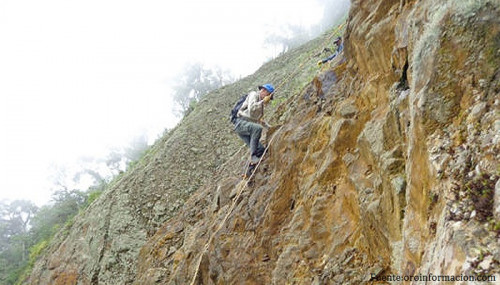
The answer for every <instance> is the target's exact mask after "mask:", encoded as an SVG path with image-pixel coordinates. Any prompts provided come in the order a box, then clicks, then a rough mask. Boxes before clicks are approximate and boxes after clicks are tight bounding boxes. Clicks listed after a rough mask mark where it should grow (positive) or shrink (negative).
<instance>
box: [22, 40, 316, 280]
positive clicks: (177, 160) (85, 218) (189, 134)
mask: <svg viewBox="0 0 500 285" xmlns="http://www.w3.org/2000/svg"><path fill="white" fill-rule="evenodd" d="M324 41H325V39H321V38H320V39H318V40H315V41H313V42H311V43H310V44H309V45H307V46H304V47H301V48H299V49H296V50H294V51H292V52H290V53H289V54H287V55H286V56H282V57H280V58H278V59H276V60H274V61H271V62H269V63H268V64H266V65H264V66H263V67H262V68H261V69H260V70H259V71H258V72H256V73H255V74H254V75H251V76H248V77H246V78H244V79H242V80H240V81H238V82H237V83H235V84H232V85H229V86H225V87H223V88H221V89H219V90H216V91H215V92H212V93H210V94H208V95H207V96H206V97H205V98H203V99H202V100H201V102H199V103H198V104H197V106H196V108H195V109H194V111H192V112H191V113H190V114H189V115H188V116H187V117H185V118H184V119H183V120H182V122H181V123H180V124H179V125H178V126H177V127H176V128H175V129H173V130H171V131H169V132H168V134H166V135H165V136H164V137H163V138H161V139H160V140H159V141H158V142H156V143H155V145H154V146H153V147H152V148H151V149H150V150H149V151H148V153H147V155H146V156H145V157H144V158H143V159H141V160H140V161H139V162H138V163H137V164H136V165H135V166H134V168H133V169H131V170H130V171H127V172H126V173H124V174H123V175H121V176H120V177H118V178H117V179H115V180H114V181H113V182H112V183H111V185H110V186H109V187H108V189H107V190H106V191H105V192H104V193H103V194H102V196H101V197H99V199H98V200H97V201H95V202H94V203H93V204H92V205H90V207H89V208H88V209H86V211H85V212H83V213H81V214H80V215H78V216H77V217H75V219H74V222H73V224H72V225H71V226H68V227H67V228H65V229H64V230H63V231H61V232H60V233H59V234H58V235H57V236H56V237H55V240H54V242H53V243H52V244H51V245H50V246H49V247H48V250H47V251H46V252H45V254H44V255H43V256H42V257H41V258H40V259H39V260H38V261H37V262H36V263H35V265H34V268H33V270H32V273H31V275H30V276H29V278H28V279H27V280H25V282H24V283H26V284H130V283H132V282H133V281H134V280H135V276H136V271H137V258H138V254H139V250H140V249H141V247H142V246H143V245H144V243H146V241H147V240H148V238H149V237H150V236H152V235H153V234H154V233H155V232H156V230H157V229H158V228H159V226H160V225H162V224H163V223H164V222H165V221H167V220H168V219H170V218H172V217H173V216H174V215H175V213H176V212H177V211H178V210H179V209H180V208H182V206H183V205H184V203H185V201H186V199H187V198H188V197H190V195H191V194H192V193H193V192H196V191H197V190H198V189H199V188H200V187H201V185H204V184H207V183H208V184H213V182H210V181H212V180H213V179H216V178H217V175H216V174H217V173H220V172H221V169H225V168H224V167H225V165H227V161H228V159H229V158H231V157H233V156H234V154H235V153H238V151H240V152H239V153H240V154H241V151H242V150H243V149H242V148H241V142H240V140H239V138H238V137H237V136H235V135H234V133H233V132H232V129H231V125H230V123H229V119H228V117H229V111H230V110H231V108H232V105H233V104H234V102H235V100H236V99H237V98H239V97H240V96H241V94H243V93H244V92H248V91H249V90H256V88H257V86H258V85H259V84H263V83H265V82H273V83H274V82H280V81H282V80H283V78H284V76H286V75H287V74H288V71H291V70H296V68H295V67H296V66H297V65H299V63H300V61H302V60H303V57H306V56H307V55H308V53H309V52H310V51H311V50H317V49H318V46H319V45H320V43H323V42H324ZM279 70H281V71H282V72H278V71H279ZM314 70H316V66H315V64H314V63H313V62H311V63H309V64H308V65H306V66H304V67H303V68H302V69H300V70H298V71H297V72H296V73H295V74H294V78H293V80H291V81H288V83H287V84H286V85H284V86H280V90H281V94H282V95H281V98H282V99H280V100H283V99H284V98H286V96H288V94H294V93H295V92H296V91H295V90H298V89H301V88H302V86H303V85H304V84H307V82H309V81H310V80H311V78H312V77H313V76H314V73H313V71H314ZM275 84H276V83H275ZM277 101H278V100H277ZM273 108H274V107H270V110H272V109H273ZM271 112H272V111H271ZM238 157H240V159H239V160H238V161H237V162H236V163H237V164H239V163H241V159H242V158H243V157H242V156H238ZM243 159H244V158H243ZM241 168H243V167H241ZM233 170H234V168H233Z"/></svg>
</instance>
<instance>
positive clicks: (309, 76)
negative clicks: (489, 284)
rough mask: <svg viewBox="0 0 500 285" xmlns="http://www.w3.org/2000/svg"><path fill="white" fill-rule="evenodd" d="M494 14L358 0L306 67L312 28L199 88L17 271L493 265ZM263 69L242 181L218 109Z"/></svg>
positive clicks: (289, 272) (224, 271)
mask: <svg viewBox="0 0 500 285" xmlns="http://www.w3.org/2000/svg"><path fill="white" fill-rule="evenodd" d="M499 15H500V4H499V2H498V1H494V0H491V1H488V0H484V1H451V0H448V1H442V0H422V1H411V0H407V1H405V0H397V1H396V0H392V1H388V0H363V1H353V3H352V6H351V11H350V13H349V18H348V21H347V26H346V30H345V33H344V39H345V50H344V53H343V54H342V55H341V56H340V57H339V58H336V59H335V60H334V61H332V62H331V63H330V64H329V67H328V68H326V69H325V70H323V71H322V72H321V73H320V74H317V73H316V71H315V70H314V69H313V68H314V62H315V61H316V60H311V56H310V55H311V54H315V53H314V51H317V50H318V48H320V47H321V45H322V44H324V39H325V38H320V39H318V40H316V41H314V42H311V43H309V44H308V45H306V46H303V47H301V48H300V49H296V50H294V51H292V52H291V53H289V54H287V55H284V56H282V57H280V58H278V59H277V60H275V61H272V62H270V63H268V64H266V65H264V66H263V67H262V68H261V69H260V70H259V71H258V72H257V73H256V74H255V75H253V76H250V77H248V78H245V79H244V80H243V81H241V82H239V83H237V84H235V85H231V86H227V87H225V88H222V89H220V90H218V91H217V92H214V93H212V94H210V95H209V96H208V97H206V99H204V103H206V104H199V107H197V109H195V111H193V112H192V113H191V114H190V115H189V116H188V117H187V118H185V120H184V121H183V122H182V123H181V124H180V125H179V127H177V128H176V129H175V130H173V131H172V132H170V134H169V135H167V136H166V137H165V138H163V139H162V140H161V141H160V142H159V143H157V144H156V145H155V147H154V148H153V149H152V151H151V152H150V154H149V155H148V156H147V157H146V158H145V160H144V161H143V162H141V163H139V165H137V166H136V168H135V169H134V170H133V171H132V172H130V173H127V174H126V175H124V176H123V177H122V178H121V179H120V180H118V181H116V183H115V185H114V186H113V187H111V188H110V190H109V191H108V192H106V193H105V194H104V196H103V197H101V198H100V199H99V201H97V202H96V203H94V204H93V205H92V206H91V208H90V209H89V211H87V212H86V213H84V214H82V215H81V216H79V217H78V218H77V219H76V221H75V224H74V226H73V228H72V229H71V230H70V232H69V235H68V236H62V235H61V236H59V238H60V241H59V242H58V243H55V244H53V245H52V246H51V247H50V251H49V253H48V254H47V255H46V256H45V257H44V258H43V259H42V260H40V261H38V262H37V264H36V266H35V269H34V271H33V274H32V275H31V277H30V280H28V283H32V284H131V283H134V284H190V283H191V281H193V280H194V281H195V284H359V283H362V282H369V281H370V280H371V279H372V278H379V279H384V278H385V277H387V276H390V275H393V276H401V277H407V278H409V277H410V276H427V277H429V276H431V274H432V276H436V277H437V276H440V275H442V276H461V275H467V276H469V275H471V276H479V275H491V276H496V280H497V281H498V280H500V269H499V268H500V242H499V237H500V220H499V217H500V213H499V205H500V201H499V199H500V198H499V197H500V194H499V193H500V190H499V188H500V187H499V185H500V182H499V179H498V178H499V175H500V172H499V169H500V168H499V156H500V149H499V148H500V144H499V142H500V135H499V133H500V116H499V107H500V96H498V94H499V91H500V71H499V66H500V17H499ZM305 60H309V61H310V62H309V63H307V64H306V65H301V63H303V62H304V61H305ZM297 66H299V67H300V69H298V70H297V69H296V68H295V67H297ZM296 71H297V73H296V74H294V76H293V78H291V79H290V80H289V77H288V75H289V74H292V73H294V72H296ZM313 77H314V78H313ZM262 82H275V84H277V85H278V84H279V83H280V82H286V84H285V85H284V86H283V87H281V89H280V90H279V91H278V93H277V97H280V96H281V98H282V99H281V100H282V101H283V102H281V104H279V105H277V106H275V107H273V108H272V110H268V116H269V119H270V121H271V122H272V123H273V124H274V125H276V126H277V127H275V128H273V129H272V130H270V131H269V132H268V133H267V135H266V139H267V143H268V145H269V150H268V153H267V154H266V156H265V159H264V160H263V162H262V163H261V165H260V166H259V168H258V170H257V173H256V176H255V179H254V181H253V183H251V184H250V185H246V184H245V181H241V180H240V179H239V178H238V177H239V174H240V173H241V172H242V170H243V160H244V159H245V157H246V156H245V151H246V149H245V148H240V146H241V143H240V142H239V141H238V140H237V137H236V136H235V135H234V134H233V133H231V131H230V125H229V123H228V121H227V118H226V117H227V115H226V114H227V113H228V110H229V109H230V106H231V105H232V103H233V101H234V100H235V99H236V98H237V97H239V95H240V93H241V90H248V89H249V88H251V87H255V86H256V85H258V84H259V83H262ZM308 82H310V83H308ZM304 83H306V84H305V85H304ZM200 124H203V126H200ZM207 130H210V133H208V131H207ZM193 148H195V149H196V151H195V150H193ZM242 159H243V160H242ZM240 194H241V195H240ZM233 207H234V208H233ZM228 213H229V214H228ZM429 281H431V282H429V283H430V284H433V281H434V280H433V279H431V280H429ZM413 282H414V280H413V281H407V283H413ZM396 283H399V282H396ZM435 283H436V284H437V282H435ZM465 283H467V282H465V281H464V284H465Z"/></svg>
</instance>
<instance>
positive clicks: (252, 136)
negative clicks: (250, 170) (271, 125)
mask: <svg viewBox="0 0 500 285" xmlns="http://www.w3.org/2000/svg"><path fill="white" fill-rule="evenodd" d="M234 131H235V132H236V133H237V134H238V136H239V137H240V138H241V139H242V140H243V141H244V142H245V144H246V145H247V146H248V147H249V148H250V154H251V161H252V163H256V162H258V161H259V159H260V157H261V156H262V154H264V151H265V149H266V148H265V147H264V146H263V145H262V144H261V143H260V141H259V140H260V136H261V134H262V126H261V125H259V124H257V123H253V122H248V121H245V120H242V119H237V120H236V126H235V128H234Z"/></svg>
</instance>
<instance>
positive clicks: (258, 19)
mask: <svg viewBox="0 0 500 285" xmlns="http://www.w3.org/2000/svg"><path fill="white" fill-rule="evenodd" d="M321 17H322V8H321V7H319V6H318V4H317V2H316V1H312V0H296V1H279V0H266V1H255V0H254V1H246V2H242V1H229V0H228V1H201V0H200V1H194V0H182V1H178V2H173V1H137V0H135V1H126V0H125V1H124V0H122V1H115V0H100V1H93V0H87V1H63V0H59V1H56V0H47V1H34V0H27V1H13V0H2V1H0V39H1V43H0V133H1V137H2V138H1V139H0V158H1V162H0V199H3V198H8V199H30V200H32V201H35V202H36V203H37V204H39V205H40V204H41V203H45V202H47V201H48V200H49V199H50V188H51V181H50V180H49V179H48V177H49V176H50V174H51V173H50V171H49V165H50V164H53V163H56V164H71V163H72V162H74V161H76V160H77V158H78V157H80V156H83V155H85V156H96V157H99V156H105V155H106V154H107V152H108V151H109V148H110V147H115V146H120V145H123V144H126V143H127V142H128V141H129V140H131V139H132V138H133V137H134V136H137V135H138V134H141V133H146V134H147V135H148V137H149V138H150V140H154V139H155V138H156V137H158V135H159V134H161V133H162V132H163V130H164V129H165V128H171V127H173V126H174V125H175V124H176V123H177V121H178V119H176V118H175V117H174V115H173V114H172V107H173V106H172V104H173V103H172V102H171V97H170V93H171V91H170V90H169V84H171V82H170V79H171V78H172V77H173V76H174V75H175V74H176V73H178V72H179V71H180V70H181V69H182V66H183V64H185V63H186V62H196V61H201V62H203V63H205V64H207V65H215V64H217V65H219V66H221V67H222V68H227V69H231V70H232V71H233V73H234V74H236V75H247V74H249V73H252V72H253V71H255V70H256V69H257V68H258V67H259V66H260V65H261V64H262V63H263V61H264V60H265V59H267V58H269V56H270V55H271V54H270V53H272V51H269V50H265V49H264V48H263V41H264V39H265V37H266V35H267V34H269V33H270V32H272V31H273V29H276V28H277V27H279V26H281V25H284V24H286V23H293V24H302V25H305V26H310V25H313V24H316V23H317V22H318V21H319V20H320V19H321Z"/></svg>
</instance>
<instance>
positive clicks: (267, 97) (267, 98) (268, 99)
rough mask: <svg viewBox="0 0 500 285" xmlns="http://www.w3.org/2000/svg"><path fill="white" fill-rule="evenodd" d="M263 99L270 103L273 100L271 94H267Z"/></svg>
mask: <svg viewBox="0 0 500 285" xmlns="http://www.w3.org/2000/svg"><path fill="white" fill-rule="evenodd" d="M262 101H264V103H268V102H269V101H271V96H270V95H269V96H266V97H264V99H262Z"/></svg>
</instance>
